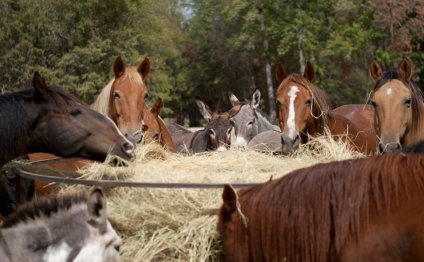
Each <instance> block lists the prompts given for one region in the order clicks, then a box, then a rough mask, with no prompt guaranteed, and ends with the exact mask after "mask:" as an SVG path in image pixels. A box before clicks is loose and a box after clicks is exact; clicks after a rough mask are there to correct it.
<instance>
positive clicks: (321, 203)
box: [218, 154, 424, 262]
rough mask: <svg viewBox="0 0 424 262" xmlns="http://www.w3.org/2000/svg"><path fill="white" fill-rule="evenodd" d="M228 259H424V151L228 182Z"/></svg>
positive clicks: (224, 229)
mask: <svg viewBox="0 0 424 262" xmlns="http://www.w3.org/2000/svg"><path fill="white" fill-rule="evenodd" d="M223 199H224V204H223V205H222V207H221V210H220V216H219V223H218V230H219V232H220V234H221V237H222V241H223V245H224V252H225V253H224V254H225V260H224V261H228V262H229V261H322V262H324V261H424V253H423V252H422V250H423V249H424V211H423V212H421V210H423V209H422V203H423V201H424V156H423V155H419V154H411V155H404V154H388V155H384V156H373V157H369V158H364V159H356V160H346V161H340V162H333V163H328V164H319V165H315V166H313V167H310V168H304V169H299V170H296V171H294V172H292V173H290V174H288V175H286V176H284V177H282V178H280V179H277V180H273V181H269V182H266V183H264V184H262V185H258V186H254V187H251V188H249V189H245V190H240V191H239V192H238V194H237V193H236V192H235V191H234V190H233V189H232V188H231V187H230V186H226V187H225V189H224V193H223Z"/></svg>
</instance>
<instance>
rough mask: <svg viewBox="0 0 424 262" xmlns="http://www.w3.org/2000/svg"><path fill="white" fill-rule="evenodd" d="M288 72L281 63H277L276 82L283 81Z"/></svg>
mask: <svg viewBox="0 0 424 262" xmlns="http://www.w3.org/2000/svg"><path fill="white" fill-rule="evenodd" d="M288 75H289V74H288V73H287V71H286V68H285V67H284V65H283V63H279V64H278V66H277V70H276V71H275V78H277V81H278V83H279V84H280V83H281V82H283V80H284V78H286V77H287V76H288Z"/></svg>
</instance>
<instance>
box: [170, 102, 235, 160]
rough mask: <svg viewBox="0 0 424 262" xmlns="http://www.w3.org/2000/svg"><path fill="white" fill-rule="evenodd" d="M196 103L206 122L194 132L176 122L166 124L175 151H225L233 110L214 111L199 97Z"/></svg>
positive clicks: (229, 142) (227, 144) (228, 141)
mask: <svg viewBox="0 0 424 262" xmlns="http://www.w3.org/2000/svg"><path fill="white" fill-rule="evenodd" d="M196 104H197V106H198V107H199V110H200V113H201V114H202V116H203V117H204V118H205V119H206V120H207V121H208V124H207V125H206V127H205V128H203V129H201V130H198V131H196V132H192V131H190V130H188V129H186V128H185V127H183V126H180V125H178V124H170V125H168V129H169V132H170V134H171V137H172V140H173V141H174V144H175V148H176V151H177V152H184V153H199V152H205V151H215V150H216V151H227V150H228V149H229V148H230V146H231V131H232V129H233V122H232V121H230V118H231V117H232V116H233V114H234V112H233V111H232V110H230V111H228V112H224V113H218V112H214V111H212V110H211V109H210V107H209V106H208V105H206V104H205V103H204V102H203V101H202V100H201V99H200V98H199V97H196Z"/></svg>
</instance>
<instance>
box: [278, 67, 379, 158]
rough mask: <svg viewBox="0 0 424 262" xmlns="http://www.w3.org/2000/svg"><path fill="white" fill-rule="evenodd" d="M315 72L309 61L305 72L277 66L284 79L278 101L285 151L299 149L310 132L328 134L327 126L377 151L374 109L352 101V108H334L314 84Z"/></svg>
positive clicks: (359, 147)
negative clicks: (289, 71) (290, 70)
mask: <svg viewBox="0 0 424 262" xmlns="http://www.w3.org/2000/svg"><path fill="white" fill-rule="evenodd" d="M314 75H315V73H314V69H313V66H312V64H311V63H309V62H308V63H307V64H306V68H305V72H304V74H303V75H300V74H288V73H287V71H286V69H285V67H284V65H283V64H280V65H279V66H278V67H277V72H276V77H277V80H278V81H279V82H280V86H279V87H278V90H277V104H278V108H279V109H278V110H279V124H280V128H281V131H282V133H283V134H282V144H283V153H288V152H292V151H294V150H296V149H297V148H298V147H299V145H300V143H305V142H306V141H307V140H308V135H311V136H315V135H319V134H324V132H325V129H326V128H328V130H329V131H330V133H331V135H335V136H341V137H342V139H345V140H346V139H347V140H348V141H349V142H351V145H352V146H353V148H354V149H356V150H358V151H362V152H364V153H368V154H370V153H374V152H375V150H376V144H377V138H376V135H375V132H374V129H373V128H372V117H371V115H372V114H371V113H370V112H372V111H370V110H372V109H371V108H369V107H366V106H365V105H349V108H350V110H345V109H346V107H347V105H346V106H344V108H343V107H342V108H339V109H336V110H331V108H330V105H329V103H328V101H327V98H326V96H325V93H324V91H323V90H321V89H319V88H318V87H316V86H315V85H314V84H312V80H313V79H314ZM346 112H347V114H346V115H344V114H343V113H346ZM346 134H347V138H346Z"/></svg>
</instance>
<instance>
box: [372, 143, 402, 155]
mask: <svg viewBox="0 0 424 262" xmlns="http://www.w3.org/2000/svg"><path fill="white" fill-rule="evenodd" d="M400 150H402V145H401V144H400V143H399V142H389V143H383V142H380V143H378V147H377V151H378V154H380V155H383V154H386V153H393V152H397V151H400Z"/></svg>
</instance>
